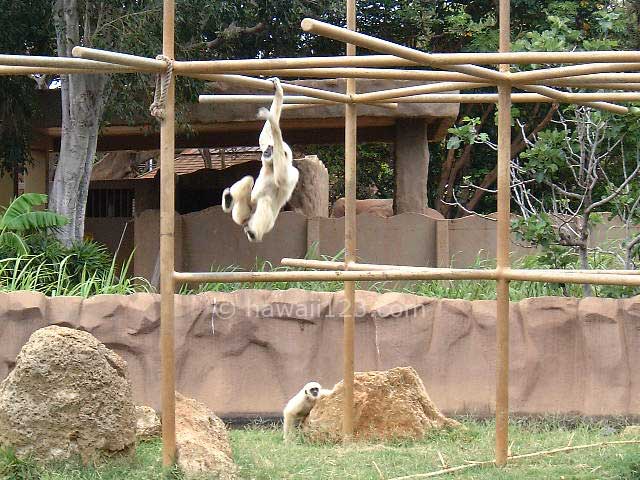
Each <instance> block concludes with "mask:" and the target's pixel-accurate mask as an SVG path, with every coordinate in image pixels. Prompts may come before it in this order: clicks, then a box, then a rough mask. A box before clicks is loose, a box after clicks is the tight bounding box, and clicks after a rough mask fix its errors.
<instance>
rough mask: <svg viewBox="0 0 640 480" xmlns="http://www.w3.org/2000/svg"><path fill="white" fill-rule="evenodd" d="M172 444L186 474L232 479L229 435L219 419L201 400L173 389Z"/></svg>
mask: <svg viewBox="0 0 640 480" xmlns="http://www.w3.org/2000/svg"><path fill="white" fill-rule="evenodd" d="M176 446H177V450H178V465H179V466H180V468H181V469H182V471H183V472H184V473H185V474H186V475H187V477H190V476H198V475H201V474H210V473H213V474H216V475H218V478H220V479H221V480H231V479H235V478H236V475H237V469H236V465H235V463H233V460H232V458H231V444H230V443H229V435H228V434H227V429H226V427H225V425H224V423H223V421H222V420H220V419H219V418H218V417H216V416H215V415H214V413H213V412H212V411H211V410H209V409H208V408H207V406H206V405H204V404H203V403H200V402H198V401H197V400H194V399H192V398H188V397H185V396H184V395H181V394H180V393H178V392H176Z"/></svg>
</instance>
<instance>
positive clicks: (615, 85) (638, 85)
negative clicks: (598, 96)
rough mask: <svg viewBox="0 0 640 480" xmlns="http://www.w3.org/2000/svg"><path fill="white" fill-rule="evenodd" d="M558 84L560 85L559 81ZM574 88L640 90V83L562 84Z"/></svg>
mask: <svg viewBox="0 0 640 480" xmlns="http://www.w3.org/2000/svg"><path fill="white" fill-rule="evenodd" d="M557 85H560V84H559V83H558V84H557ZM560 86H566V87H573V88H576V87H578V88H585V89H586V88H588V89H591V90H626V91H631V92H636V91H638V92H640V83H586V84H584V85H577V86H576V85H570V84H568V85H560Z"/></svg>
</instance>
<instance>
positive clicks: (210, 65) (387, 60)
mask: <svg viewBox="0 0 640 480" xmlns="http://www.w3.org/2000/svg"><path fill="white" fill-rule="evenodd" d="M411 65H414V66H415V65H416V63H415V62H411V61H409V60H405V59H403V58H398V57H395V56H393V55H362V56H357V57H351V56H345V55H342V56H340V55H338V56H335V57H301V58H266V59H241V60H205V61H183V62H177V63H176V64H175V66H174V70H175V71H176V72H177V73H179V74H181V75H184V74H192V73H245V72H246V73H247V74H249V73H250V71H252V70H275V69H278V70H285V69H303V70H306V69H309V68H333V67H405V66H411Z"/></svg>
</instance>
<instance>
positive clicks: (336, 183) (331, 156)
mask: <svg viewBox="0 0 640 480" xmlns="http://www.w3.org/2000/svg"><path fill="white" fill-rule="evenodd" d="M305 152H306V153H307V154H313V155H318V157H319V158H320V159H321V160H322V162H323V163H324V164H325V166H326V167H327V170H328V171H329V200H330V202H331V203H333V202H334V201H335V200H336V199H338V198H340V197H344V147H343V146H342V145H315V146H309V147H306V148H305ZM357 162H358V170H357V179H356V196H357V197H358V198H393V191H394V181H395V180H394V173H393V146H392V145H390V144H386V143H363V144H359V145H358V148H357Z"/></svg>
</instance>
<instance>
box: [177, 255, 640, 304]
mask: <svg viewBox="0 0 640 480" xmlns="http://www.w3.org/2000/svg"><path fill="white" fill-rule="evenodd" d="M307 257H308V258H319V259H321V260H330V261H340V260H341V259H342V254H341V253H340V254H338V255H336V256H334V257H318V256H316V255H314V254H313V252H311V253H310V254H307ZM590 261H591V263H590V266H591V268H592V269H600V270H606V269H621V268H623V267H622V265H620V264H619V262H617V260H616V259H615V258H613V257H611V256H608V255H596V254H594V255H592V257H590ZM564 263H565V265H564V266H563V268H567V269H569V268H580V267H579V265H578V261H577V258H572V257H569V258H567V259H565V262H564ZM494 267H495V260H492V259H484V258H482V257H481V256H478V258H476V261H475V263H474V265H472V266H471V267H470V268H476V269H489V268H494ZM513 268H522V269H549V268H555V266H554V265H550V264H549V263H548V262H547V261H546V257H545V256H543V255H529V256H526V257H523V258H520V259H517V260H514V261H513ZM252 270H253V271H256V272H288V271H297V270H299V269H296V268H290V267H283V266H274V265H273V264H272V263H271V262H268V261H263V262H258V263H257V264H256V266H255V267H254V268H253V269H252ZM216 271H219V272H235V271H241V269H239V268H237V267H233V266H231V267H227V268H220V269H217V270H216ZM290 288H299V289H302V290H309V291H316V292H336V291H341V290H342V288H343V285H342V282H265V283H249V282H236V283H206V284H201V285H199V286H197V287H195V288H193V287H190V286H184V287H182V288H181V290H180V293H181V294H183V295H187V294H198V293H203V292H234V291H236V290H249V289H265V290H287V289H290ZM356 288H357V289H360V290H373V291H376V292H380V293H384V292H404V293H411V294H414V295H420V296H424V297H433V298H457V299H464V300H495V298H496V282H494V281H482V280H480V281H479V280H452V281H448V280H434V281H424V282H413V283H408V282H377V283H371V282H369V283H363V282H356ZM593 291H594V295H595V296H598V297H604V298H627V297H632V296H634V295H639V294H640V288H638V287H623V286H608V285H594V286H593ZM552 296H565V297H577V298H580V297H582V296H583V291H582V286H581V285H577V284H555V283H541V282H511V283H510V288H509V297H510V299H511V300H512V301H519V300H523V299H525V298H531V297H552Z"/></svg>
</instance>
